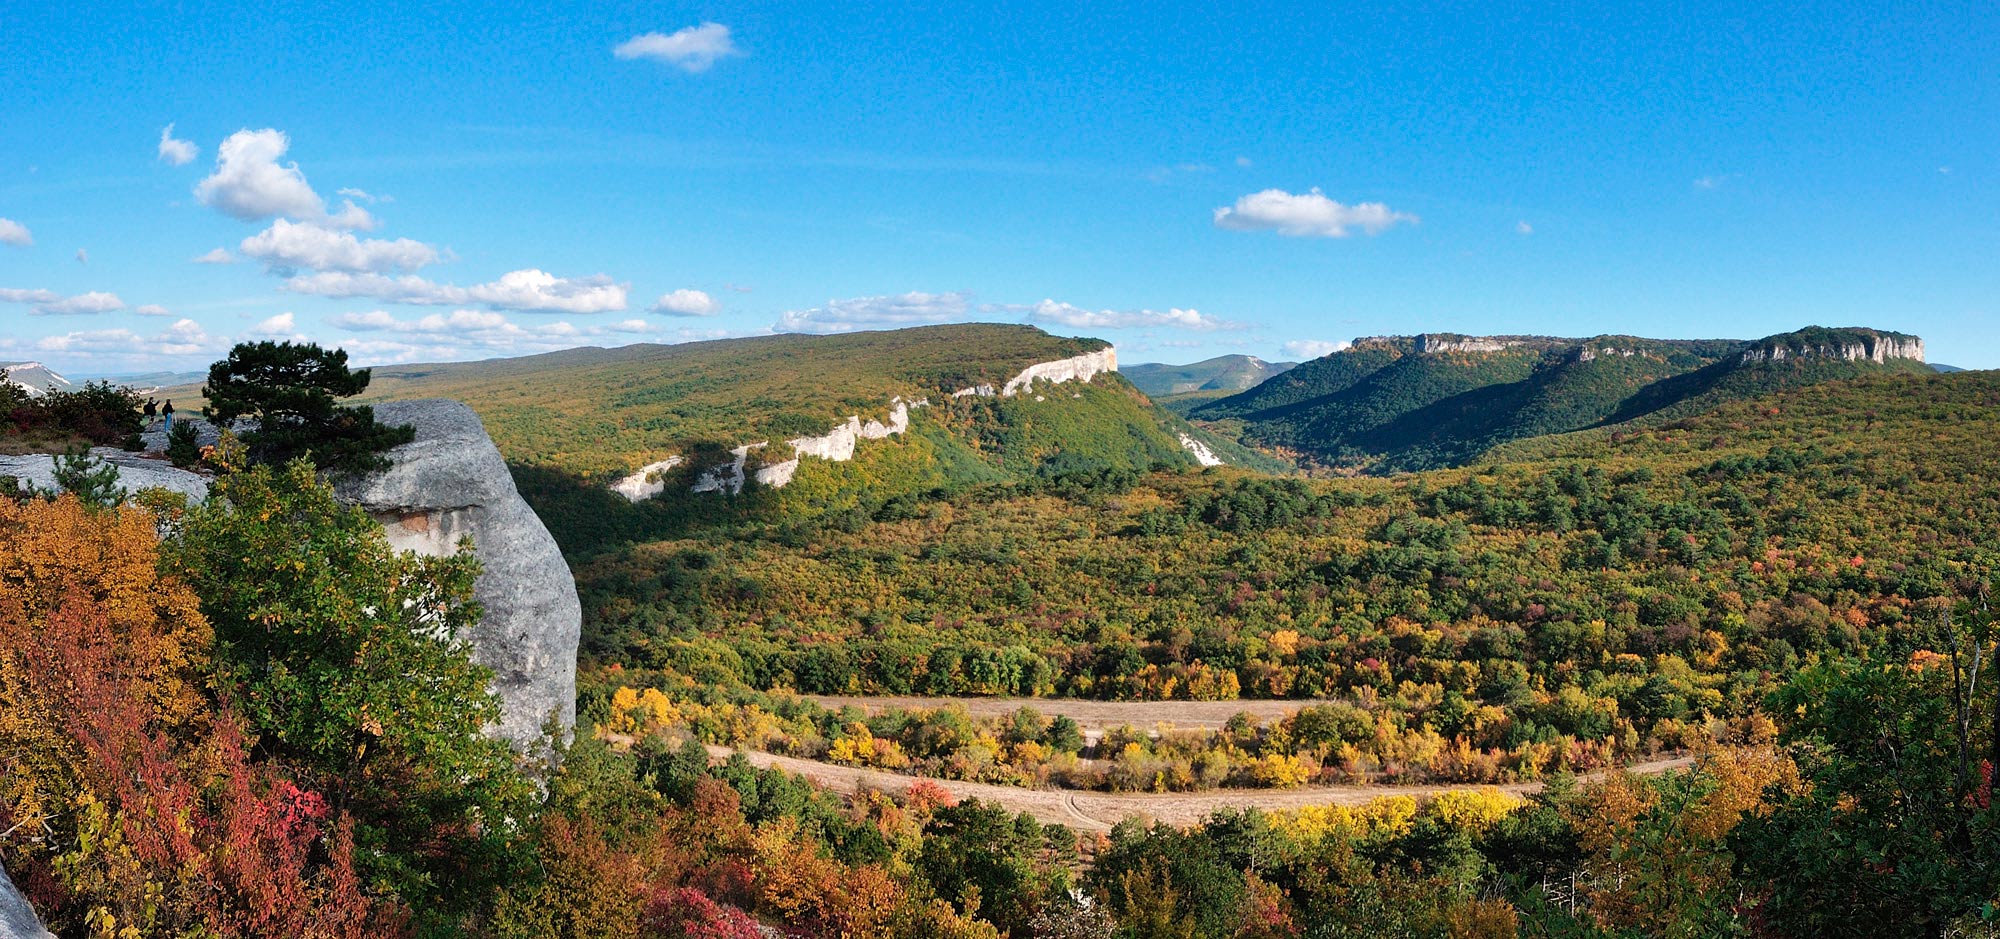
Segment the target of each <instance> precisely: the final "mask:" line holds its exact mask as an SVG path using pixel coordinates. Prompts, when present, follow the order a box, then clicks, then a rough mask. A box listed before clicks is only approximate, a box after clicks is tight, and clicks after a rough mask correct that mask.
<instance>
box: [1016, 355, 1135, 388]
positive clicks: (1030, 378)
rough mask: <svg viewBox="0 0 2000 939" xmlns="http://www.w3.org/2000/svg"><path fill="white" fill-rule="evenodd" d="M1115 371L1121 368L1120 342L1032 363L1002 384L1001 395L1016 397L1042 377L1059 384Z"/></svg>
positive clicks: (1087, 379) (1041, 379) (1042, 379)
mask: <svg viewBox="0 0 2000 939" xmlns="http://www.w3.org/2000/svg"><path fill="white" fill-rule="evenodd" d="M1115 371H1118V349H1117V347H1116V346H1105V347H1104V348H1102V349H1099V350H1097V351H1096V352H1086V353H1084V354H1082V355H1077V356H1071V357H1069V358H1067V359H1057V360H1055V361H1053V362H1037V363H1035V364H1034V365H1030V366H1028V367H1027V368H1025V369H1022V370H1021V373H1020V374H1019V375H1016V376H1014V377H1013V378H1010V379H1007V383H1006V384H1005V385H1002V386H1001V387H1000V396H1001V397H1003V398H1009V397H1013V396H1014V395H1017V394H1020V393H1021V392H1023V391H1026V390H1028V389H1029V388H1030V387H1032V386H1033V385H1034V383H1035V382H1038V381H1046V382H1052V383H1056V384H1061V383H1062V382H1066V381H1089V380H1091V379H1092V378H1095V377H1097V376H1098V375H1100V374H1103V373H1107V372H1115Z"/></svg>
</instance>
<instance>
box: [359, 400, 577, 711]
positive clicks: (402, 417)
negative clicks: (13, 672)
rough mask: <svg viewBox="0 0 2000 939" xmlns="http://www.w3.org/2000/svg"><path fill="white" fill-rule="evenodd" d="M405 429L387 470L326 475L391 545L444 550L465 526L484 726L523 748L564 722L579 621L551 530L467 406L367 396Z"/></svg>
mask: <svg viewBox="0 0 2000 939" xmlns="http://www.w3.org/2000/svg"><path fill="white" fill-rule="evenodd" d="M375 415H376V417H377V418H379V419H380V420H381V421H382V422H383V423H386V424H409V425H412V426H413V427H415V428H416V432H417V433H416V439H415V440H413V441H411V442H410V443H406V444H403V445H402V446H399V447H396V448H395V449H393V450H391V451H389V454H388V456H389V459H390V460H391V461H392V464H393V465H392V466H391V467H390V468H389V470H388V471H387V472H383V473H377V474H373V475H370V476H366V477H362V478H357V479H350V480H345V481H342V482H340V483H338V484H337V485H336V487H335V488H336V491H337V492H338V493H339V495H340V497H341V499H342V500H343V501H346V502H349V503H352V504H354V505H358V506H360V507H362V508H363V509H366V510H367V511H368V513H369V514H370V515H372V516H374V517H375V519H376V520H377V521H379V522H381V523H382V528H383V531H384V532H386V533H387V534H388V536H389V543H390V544H391V545H393V546H395V547H396V548H397V549H399V550H404V551H417V552H420V553H423V554H429V555H436V556H440V557H442V556H449V555H451V554H453V553H455V552H456V551H457V550H458V541H459V539H460V538H461V537H464V536H468V535H469V536H471V538H472V545H473V547H472V550H473V553H474V554H475V555H477V556H478V558H479V562H480V566H481V570H480V573H479V579H478V581H477V582H476V583H475V585H474V597H475V599H477V600H478V601H479V604H480V606H481V607H483V608H484V609H485V614H486V615H485V618H484V619H482V620H481V621H480V622H479V625H478V626H477V627H475V628H474V629H473V632H472V635H471V636H469V637H466V638H467V639H468V641H469V642H470V643H471V645H472V658H473V660H474V661H476V662H478V663H479V664H481V665H484V666H486V667H487V668H489V669H492V670H493V692H494V695H495V696H496V697H498V698H499V700H500V723H499V724H498V725H496V726H495V727H493V728H491V731H492V733H494V734H495V735H496V736H499V737H501V738H504V739H506V740H507V741H508V742H510V743H512V744H514V745H515V746H516V747H517V748H521V749H524V750H526V749H529V748H532V747H533V746H534V745H535V744H536V742H537V741H538V740H539V739H540V737H541V734H542V729H543V726H544V725H545V724H546V723H547V722H548V720H549V718H551V717H554V718H555V719H556V720H557V721H558V722H559V723H560V725H561V727H562V728H563V729H564V731H565V732H567V731H568V729H569V728H570V727H572V726H574V725H575V723H576V648H577V639H578V635H579V632H580V630H581V627H582V622H583V615H582V609H581V607H580V605H579V604H578V602H577V596H576V581H575V579H574V578H573V577H572V576H571V574H570V570H569V565H568V564H566V563H564V561H563V558H562V552H561V551H560V550H558V549H557V547H556V541H555V539H554V538H553V537H551V536H550V535H549V532H548V529H547V528H545V527H543V526H542V521H541V519H540V518H538V517H536V515H535V513H534V510H532V509H530V508H529V507H528V504H527V502H525V501H523V500H522V499H521V495H520V493H519V492H517V491H516V490H515V488H514V479H513V476H512V475H510V474H509V473H508V471H507V463H506V461H505V460H503V459H501V457H500V451H499V450H496V449H494V446H493V441H492V439H491V438H489V437H488V436H487V435H486V429H485V427H484V426H483V425H481V424H480V422H479V417H478V415H476V414H474V413H472V409H471V408H468V407H466V406H465V405H463V404H460V403H458V402H456V401H445V400H429V401H396V402H389V403H385V404H379V405H376V406H375Z"/></svg>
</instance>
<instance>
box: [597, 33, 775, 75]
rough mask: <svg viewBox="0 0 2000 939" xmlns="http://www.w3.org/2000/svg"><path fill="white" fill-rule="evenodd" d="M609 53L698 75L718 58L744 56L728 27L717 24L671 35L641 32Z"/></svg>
mask: <svg viewBox="0 0 2000 939" xmlns="http://www.w3.org/2000/svg"><path fill="white" fill-rule="evenodd" d="M611 54H612V55H615V56H617V57H618V58H621V59H651V60H653V61H655V62H664V63H666V64H668V65H672V66H674V67H676V68H678V69H680V70H681V71H684V72H690V73H699V72H706V71H708V69H709V67H710V66H713V65H714V64H715V63H716V62H717V61H719V60H721V59H728V58H736V57H738V56H741V55H743V54H744V53H743V50H742V49H740V48H737V46H736V42H735V40H733V39H731V38H730V36H729V27H727V26H724V25H722V24H721V23H703V24H701V25H700V26H689V27H687V28H685V29H681V30H676V31H675V32H674V33H673V34H671V35H668V34H665V33H645V34H642V35H638V36H633V37H632V38H630V39H627V40H625V41H624V42H621V43H619V44H618V46H617V47H616V48H614V49H612V50H611Z"/></svg>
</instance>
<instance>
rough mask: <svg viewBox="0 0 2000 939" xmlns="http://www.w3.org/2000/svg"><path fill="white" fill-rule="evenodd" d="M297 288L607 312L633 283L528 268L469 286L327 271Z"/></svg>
mask: <svg viewBox="0 0 2000 939" xmlns="http://www.w3.org/2000/svg"><path fill="white" fill-rule="evenodd" d="M285 289H287V290H290V291H292V292H294V293H308V294H317V295H319V296H323V297H334V298H339V299H345V298H349V297H370V298H373V299H377V300H386V301H389V302H391V303H408V304H414V305H423V306H451V305H455V304H466V303H483V304H486V305H487V306H490V307H493V308H495V309H500V310H527V311H535V312H543V313H606V312H616V311H620V310H623V309H625V306H626V294H627V292H628V291H629V290H630V285H629V284H621V283H616V282H614V281H613V280H612V279H611V278H609V277H606V276H604V275H603V274H598V275H595V276H591V277H574V278H572V277H557V276H555V275H554V274H549V273H547V272H544V271H539V270H535V269H533V268H529V269H526V270H519V271H510V272H508V273H506V274H502V275H501V276H500V279H499V280H496V281H493V282H491V283H485V284H474V285H472V286H470V287H459V286H457V285H454V284H439V283H435V282H432V281H429V280H425V279H424V278H422V277H418V276H416V275H414V274H406V275H404V276H402V277H387V276H384V275H382V274H374V273H349V272H345V271H323V272H320V273H317V274H302V275H299V276H297V277H293V278H291V279H290V280H287V281H285Z"/></svg>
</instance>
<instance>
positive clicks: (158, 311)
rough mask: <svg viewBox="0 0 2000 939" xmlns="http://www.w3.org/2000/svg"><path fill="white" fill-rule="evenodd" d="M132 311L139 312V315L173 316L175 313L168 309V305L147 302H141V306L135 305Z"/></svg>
mask: <svg viewBox="0 0 2000 939" xmlns="http://www.w3.org/2000/svg"><path fill="white" fill-rule="evenodd" d="M132 312H134V313H137V314H138V315H140V316H172V315H174V314H173V313H171V312H169V311H168V310H167V308H166V307H163V306H161V305H159V304H157V303H145V304H141V305H139V306H136V307H133V308H132Z"/></svg>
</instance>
